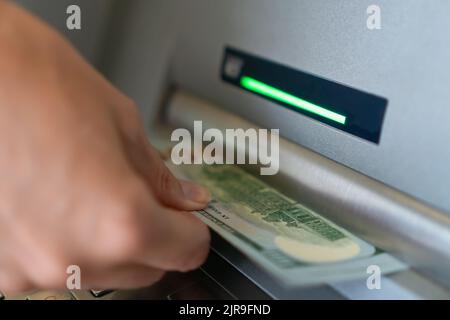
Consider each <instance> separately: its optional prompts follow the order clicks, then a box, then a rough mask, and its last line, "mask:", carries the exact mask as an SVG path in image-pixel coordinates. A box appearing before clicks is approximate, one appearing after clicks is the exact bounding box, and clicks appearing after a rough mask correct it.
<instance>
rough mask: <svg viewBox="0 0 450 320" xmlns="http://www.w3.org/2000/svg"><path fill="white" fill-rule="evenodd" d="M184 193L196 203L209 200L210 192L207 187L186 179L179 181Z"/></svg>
mask: <svg viewBox="0 0 450 320" xmlns="http://www.w3.org/2000/svg"><path fill="white" fill-rule="evenodd" d="M181 187H182V188H183V192H184V195H185V196H186V198H188V199H189V200H191V201H194V202H198V203H208V202H209V201H210V200H211V193H210V192H209V191H208V189H206V188H204V187H202V186H200V185H198V184H195V183H192V182H188V181H183V182H182V183H181Z"/></svg>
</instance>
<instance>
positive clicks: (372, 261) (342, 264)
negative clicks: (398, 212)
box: [169, 165, 405, 286]
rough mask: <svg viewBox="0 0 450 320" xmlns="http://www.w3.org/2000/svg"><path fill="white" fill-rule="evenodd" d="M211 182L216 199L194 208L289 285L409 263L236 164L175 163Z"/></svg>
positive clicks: (180, 170) (180, 171) (183, 172)
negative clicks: (360, 237)
mask: <svg viewBox="0 0 450 320" xmlns="http://www.w3.org/2000/svg"><path fill="white" fill-rule="evenodd" d="M169 167H171V169H172V170H173V171H174V173H175V174H176V175H178V176H179V177H181V178H183V177H184V178H188V179H191V180H194V181H197V182H198V183H200V184H203V185H204V186H206V187H207V188H208V189H209V190H210V191H211V193H212V195H213V200H212V201H211V203H210V204H209V205H208V207H207V208H205V209H204V210H201V211H198V212H197V213H195V214H196V215H197V216H198V217H199V218H200V219H201V220H202V221H204V222H205V223H206V224H207V225H208V226H209V227H210V228H211V229H213V230H214V231H215V232H217V233H218V234H219V235H220V236H221V237H223V238H224V239H225V240H227V241H228V242H229V243H230V244H231V245H233V246H234V247H236V248H237V249H238V250H240V251H241V252H243V253H244V254H246V255H247V256H248V257H249V258H250V259H252V260H253V261H254V262H256V263H257V264H258V265H259V266H261V267H262V268H264V269H265V270H266V271H268V272H269V274H271V275H272V276H273V277H275V278H276V279H278V280H279V281H280V282H281V283H282V284H283V285H284V286H305V285H313V284H319V283H330V282H336V281H341V280H350V279H355V278H366V277H367V268H368V267H369V266H371V265H377V266H378V267H379V268H380V270H381V272H382V273H383V274H386V273H389V272H394V271H398V270H401V269H403V268H405V265H404V264H403V263H401V262H400V261H399V260H397V259H395V258H394V257H392V256H391V255H389V254H387V253H385V252H383V251H381V250H379V249H377V248H375V247H373V246H372V245H370V244H369V243H367V242H365V241H363V240H361V239H359V238H358V237H356V236H354V235H353V234H351V233H349V232H348V231H346V230H344V229H342V228H341V227H339V226H337V225H335V224H334V223H333V222H331V221H329V220H327V219H325V218H324V217H322V216H320V215H319V214H317V213H316V212H314V211H312V210H311V209H309V208H307V207H305V206H303V205H301V204H300V203H298V202H297V201H295V200H293V199H291V198H289V197H286V196H284V195H283V194H282V193H280V192H279V191H277V190H275V189H274V188H273V187H271V186H269V185H267V184H266V183H264V182H262V181H261V180H259V179H258V178H257V177H255V176H252V175H251V174H249V173H248V172H246V171H244V170H243V169H242V168H239V167H237V166H235V165H195V166H192V165H184V166H170V165H169Z"/></svg>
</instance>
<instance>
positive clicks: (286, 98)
mask: <svg viewBox="0 0 450 320" xmlns="http://www.w3.org/2000/svg"><path fill="white" fill-rule="evenodd" d="M241 86H243V87H244V88H245V89H247V90H250V91H253V92H255V93H258V94H260V95H263V96H266V97H269V98H271V99H274V100H278V101H280V102H284V103H286V104H288V105H291V106H293V107H296V108H299V109H302V110H305V111H308V112H311V113H314V114H316V115H318V116H321V117H324V118H327V119H329V120H333V121H336V122H339V123H341V124H345V122H346V120H347V117H345V116H343V115H341V114H339V113H336V112H333V111H330V110H328V109H325V108H322V107H321V106H318V105H316V104H314V103H311V102H308V101H306V100H303V99H300V98H298V97H296V96H293V95H291V94H289V93H287V92H284V91H281V90H279V89H277V88H274V87H272V86H269V85H267V84H265V83H263V82H261V81H258V80H256V79H253V78H250V77H246V76H244V77H242V78H241Z"/></svg>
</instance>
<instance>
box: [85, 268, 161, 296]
mask: <svg viewBox="0 0 450 320" xmlns="http://www.w3.org/2000/svg"><path fill="white" fill-rule="evenodd" d="M163 276H164V271H162V270H159V269H155V268H151V267H148V266H143V265H119V266H113V267H109V268H107V269H98V268H97V269H94V270H92V269H89V270H88V271H87V272H84V273H83V281H82V283H81V285H82V288H83V289H97V290H107V289H135V288H141V287H146V286H149V285H151V284H154V283H156V282H158V281H159V280H161V278H162V277H163Z"/></svg>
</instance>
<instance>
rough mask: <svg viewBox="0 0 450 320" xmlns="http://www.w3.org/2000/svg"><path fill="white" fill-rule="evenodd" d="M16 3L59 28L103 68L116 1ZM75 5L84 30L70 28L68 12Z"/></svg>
mask: <svg viewBox="0 0 450 320" xmlns="http://www.w3.org/2000/svg"><path fill="white" fill-rule="evenodd" d="M119 1H120V0H119ZM14 2H16V3H17V4H20V5H22V6H23V7H25V8H27V9H28V10H30V11H31V12H33V13H34V14H36V15H38V16H40V17H41V18H42V19H44V20H45V21H47V22H48V23H49V24H51V25H52V26H54V27H55V28H57V29H58V30H59V31H60V32H61V33H63V34H64V35H65V36H66V37H67V38H68V39H69V40H70V41H71V42H72V43H73V44H74V45H75V47H77V49H78V50H79V51H80V52H81V53H82V54H83V56H85V57H86V58H87V59H88V60H89V61H90V62H91V63H92V64H94V65H95V66H97V67H98V66H100V65H101V63H102V58H101V57H102V55H103V48H104V45H105V42H106V41H107V37H108V29H109V24H110V21H111V17H112V15H113V9H114V6H115V3H116V2H117V1H116V0H15V1H14ZM121 2H125V1H124V0H122V1H121ZM72 4H75V5H79V6H80V8H81V20H82V29H81V30H68V29H67V27H66V19H67V17H68V15H67V14H66V9H67V7H68V6H69V5H72Z"/></svg>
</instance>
